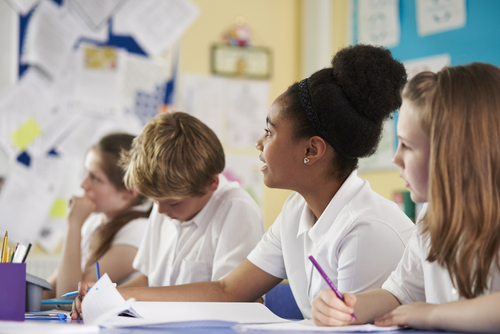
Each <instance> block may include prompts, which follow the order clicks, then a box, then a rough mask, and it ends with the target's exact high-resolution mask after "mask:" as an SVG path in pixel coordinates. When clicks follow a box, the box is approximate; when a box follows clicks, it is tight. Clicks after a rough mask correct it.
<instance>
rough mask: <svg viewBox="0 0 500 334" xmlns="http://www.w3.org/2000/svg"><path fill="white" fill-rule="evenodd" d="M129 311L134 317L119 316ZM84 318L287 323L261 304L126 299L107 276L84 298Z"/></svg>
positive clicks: (172, 323)
mask: <svg viewBox="0 0 500 334" xmlns="http://www.w3.org/2000/svg"><path fill="white" fill-rule="evenodd" d="M125 310H128V311H129V312H130V313H132V314H133V315H135V316H136V317H137V318H131V317H120V316H118V314H119V313H121V312H123V311H125ZM82 312H83V319H84V321H85V323H87V324H92V325H94V324H98V325H100V326H103V327H137V326H147V325H157V326H158V325H161V327H231V326H233V325H235V324H237V323H274V322H286V321H288V320H285V319H282V318H280V317H278V316H276V315H275V314H274V313H272V312H271V311H270V310H269V309H268V308H267V307H265V306H264V305H262V304H260V303H192V302H133V299H130V300H128V301H125V300H124V299H123V297H122V296H121V295H120V294H119V293H118V291H117V290H116V288H115V287H114V285H113V283H111V280H110V279H109V277H108V275H106V274H105V275H103V276H102V277H101V279H100V280H99V281H98V282H97V283H96V284H95V285H94V286H93V287H92V289H91V290H90V291H89V292H88V293H87V295H86V297H85V298H84V299H83V303H82Z"/></svg>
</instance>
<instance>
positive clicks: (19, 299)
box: [0, 263, 26, 321]
mask: <svg viewBox="0 0 500 334" xmlns="http://www.w3.org/2000/svg"><path fill="white" fill-rule="evenodd" d="M25 305H26V263H0V320H16V321H24V309H25Z"/></svg>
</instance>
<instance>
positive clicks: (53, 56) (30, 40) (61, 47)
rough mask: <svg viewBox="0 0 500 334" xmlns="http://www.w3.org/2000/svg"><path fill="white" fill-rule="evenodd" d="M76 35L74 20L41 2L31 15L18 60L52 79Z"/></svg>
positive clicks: (60, 68) (77, 26)
mask: <svg viewBox="0 0 500 334" xmlns="http://www.w3.org/2000/svg"><path fill="white" fill-rule="evenodd" d="M80 35H81V31H80V27H79V25H78V23H77V22H76V21H75V20H74V18H73V16H72V15H70V14H69V13H68V12H67V11H65V10H64V8H60V7H58V6H57V5H56V4H55V3H54V2H52V1H47V0H45V1H41V2H40V4H39V5H38V6H37V7H36V9H35V11H34V12H33V14H32V16H31V19H30V24H29V26H28V29H27V31H26V40H25V43H24V45H23V55H22V57H21V61H22V62H23V63H26V64H31V65H37V66H39V67H40V68H41V69H42V70H43V71H44V72H45V73H46V74H47V75H49V76H50V77H52V78H53V77H55V76H56V75H58V74H59V73H60V72H61V71H62V69H63V67H64V64H65V60H66V58H67V57H68V56H69V54H70V53H71V49H72V48H73V46H74V45H75V43H76V41H77V39H78V37H79V36H80Z"/></svg>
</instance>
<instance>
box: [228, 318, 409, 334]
mask: <svg viewBox="0 0 500 334" xmlns="http://www.w3.org/2000/svg"><path fill="white" fill-rule="evenodd" d="M235 329H236V330H238V331H240V330H241V331H280V332H281V331H283V332H293V331H300V332H328V333H332V332H333V333H335V332H341V333H351V332H357V333H359V332H389V331H397V330H402V328H400V327H397V326H392V327H377V326H375V325H371V324H366V325H351V326H342V327H318V326H316V325H315V324H314V322H313V321H312V320H301V321H292V322H290V321H289V322H283V323H277V324H252V325H237V326H236V327H235Z"/></svg>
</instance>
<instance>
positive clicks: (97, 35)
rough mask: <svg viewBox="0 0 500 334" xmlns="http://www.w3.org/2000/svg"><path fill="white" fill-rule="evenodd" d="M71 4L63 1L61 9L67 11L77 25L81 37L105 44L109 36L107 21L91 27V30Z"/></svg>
mask: <svg viewBox="0 0 500 334" xmlns="http://www.w3.org/2000/svg"><path fill="white" fill-rule="evenodd" d="M72 4H73V2H68V1H64V2H63V8H64V9H65V10H67V12H68V13H69V14H70V15H71V16H72V17H73V19H74V20H75V21H76V22H77V23H78V26H79V28H80V34H81V37H82V38H86V39H91V40H94V41H98V42H102V43H106V42H107V41H108V36H109V24H108V23H107V21H105V22H103V24H101V25H99V26H98V27H96V26H93V28H91V27H89V25H88V24H87V22H86V21H85V20H84V19H83V18H82V16H81V15H80V13H79V12H78V10H77V9H76V8H75V7H74V6H73V5H72Z"/></svg>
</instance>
